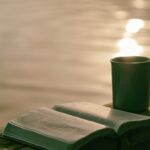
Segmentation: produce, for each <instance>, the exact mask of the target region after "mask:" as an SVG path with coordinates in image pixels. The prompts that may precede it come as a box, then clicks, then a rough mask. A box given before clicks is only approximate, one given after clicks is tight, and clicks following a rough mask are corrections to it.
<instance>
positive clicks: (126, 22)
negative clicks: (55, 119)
mask: <svg viewBox="0 0 150 150" xmlns="http://www.w3.org/2000/svg"><path fill="white" fill-rule="evenodd" d="M149 10H150V1H149V0H125V1H124V0H0V129H2V128H3V127H4V125H5V123H7V122H8V121H9V120H10V119H12V118H15V117H17V116H18V115H20V113H24V112H26V111H29V110H32V109H34V108H37V107H42V106H46V107H51V106H53V105H54V104H58V103H64V102H80V101H88V102H93V103H97V104H101V105H103V104H106V103H108V102H111V101H112V88H111V64H110V59H111V58H112V57H115V56H131V55H142V56H147V57H150V38H149V36H150V15H149Z"/></svg>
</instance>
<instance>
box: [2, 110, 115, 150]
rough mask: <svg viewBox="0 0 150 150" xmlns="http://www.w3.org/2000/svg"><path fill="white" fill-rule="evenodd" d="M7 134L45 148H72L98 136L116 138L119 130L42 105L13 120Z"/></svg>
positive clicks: (63, 149)
mask: <svg viewBox="0 0 150 150" xmlns="http://www.w3.org/2000/svg"><path fill="white" fill-rule="evenodd" d="M3 135H5V136H7V137H10V138H12V139H13V138H14V139H17V140H18V141H22V142H25V143H30V144H32V145H36V146H39V147H43V148H48V149H55V150H60V149H61V150H70V149H71V150H72V149H73V147H77V148H76V149H78V147H82V146H83V145H85V144H87V143H89V142H90V141H91V140H92V139H95V138H100V137H105V138H106V137H108V138H109V137H114V135H115V132H114V131H113V130H112V129H111V128H109V127H106V126H105V125H101V124H97V123H95V122H91V121H88V120H84V119H81V118H77V117H74V116H70V115H68V114H64V113H61V112H57V111H54V110H51V109H48V108H40V109H37V110H35V111H32V112H29V113H27V114H25V115H23V116H21V117H19V118H17V119H15V120H12V121H11V122H9V123H8V125H7V126H6V128H5V130H4V133H3ZM99 142H100V141H99Z"/></svg>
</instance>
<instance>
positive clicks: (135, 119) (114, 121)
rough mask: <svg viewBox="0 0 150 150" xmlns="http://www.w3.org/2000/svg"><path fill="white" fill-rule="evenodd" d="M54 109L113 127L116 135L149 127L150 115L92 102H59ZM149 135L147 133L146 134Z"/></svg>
mask: <svg viewBox="0 0 150 150" xmlns="http://www.w3.org/2000/svg"><path fill="white" fill-rule="evenodd" d="M53 109H54V110H57V111H60V112H63V113H67V114H70V115H73V116H76V117H79V118H84V119H86V120H91V121H93V122H97V123H100V124H104V125H106V126H109V127H111V128H113V129H114V130H115V131H116V133H117V134H118V135H122V134H124V133H126V132H127V131H130V130H133V129H135V130H136V129H137V128H145V127H146V128H147V127H148V128H150V117H149V116H144V115H139V114H134V113H129V112H125V111H120V110H116V109H112V108H109V107H106V106H100V105H97V104H93V103H87V102H77V103H66V104H60V105H56V106H54V107H53ZM147 136H149V135H147Z"/></svg>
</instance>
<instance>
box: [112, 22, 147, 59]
mask: <svg viewBox="0 0 150 150" xmlns="http://www.w3.org/2000/svg"><path fill="white" fill-rule="evenodd" d="M143 27H144V21H143V20H142V19H130V20H128V22H127V24H126V26H125V33H124V37H123V38H122V39H121V40H119V41H118V43H117V47H118V48H119V51H118V52H117V53H116V54H115V56H134V55H141V54H142V53H143V51H144V48H143V46H142V45H140V44H138V42H137V40H135V39H134V37H133V36H134V34H136V33H137V32H139V31H140V30H141V29H142V28H143Z"/></svg>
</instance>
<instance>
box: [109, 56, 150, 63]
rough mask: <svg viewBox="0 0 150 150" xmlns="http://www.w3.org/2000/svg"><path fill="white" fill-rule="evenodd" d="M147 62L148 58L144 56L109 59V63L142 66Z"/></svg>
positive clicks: (149, 59) (149, 60)
mask: <svg viewBox="0 0 150 150" xmlns="http://www.w3.org/2000/svg"><path fill="white" fill-rule="evenodd" d="M149 62H150V58H149V57H145V56H119V57H114V58H112V59H111V63H118V64H142V63H149Z"/></svg>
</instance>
